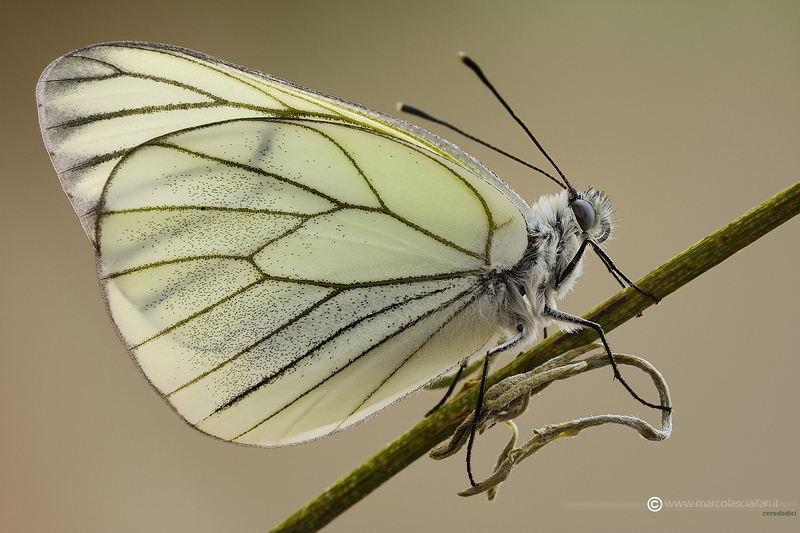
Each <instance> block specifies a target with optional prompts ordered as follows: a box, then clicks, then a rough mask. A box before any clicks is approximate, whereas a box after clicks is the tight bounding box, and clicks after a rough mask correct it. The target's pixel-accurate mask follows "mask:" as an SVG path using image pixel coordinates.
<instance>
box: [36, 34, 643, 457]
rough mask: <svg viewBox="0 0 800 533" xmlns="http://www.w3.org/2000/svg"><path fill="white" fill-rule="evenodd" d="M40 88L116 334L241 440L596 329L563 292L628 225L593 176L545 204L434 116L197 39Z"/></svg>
mask: <svg viewBox="0 0 800 533" xmlns="http://www.w3.org/2000/svg"><path fill="white" fill-rule="evenodd" d="M37 100H38V105H39V121H40V124H41V129H42V134H43V137H44V142H45V145H46V146H47V149H48V151H49V153H50V157H51V159H52V161H53V165H54V166H55V168H56V171H57V172H58V175H59V177H60V179H61V184H62V186H63V188H64V191H65V192H66V193H67V195H68V196H69V199H70V201H71V202H72V205H73V207H74V208H75V211H76V212H77V214H78V216H79V217H80V220H81V223H82V224H83V228H84V231H85V232H86V234H87V235H88V236H89V239H90V240H91V241H92V244H93V245H94V247H95V251H96V253H97V269H98V276H99V278H100V283H101V286H102V289H103V294H104V297H105V299H106V303H107V306H108V310H109V314H110V315H111V318H112V320H113V321H114V324H115V326H116V328H117V331H118V333H119V336H120V338H121V339H122V341H123V343H124V344H125V346H126V347H127V348H128V351H129V352H130V353H131V355H132V357H133V359H134V360H135V361H136V363H137V364H138V365H139V367H140V368H141V370H142V372H143V373H144V375H145V376H147V378H148V379H149V380H150V382H151V383H152V385H153V387H155V389H156V390H157V391H158V392H159V393H160V394H161V395H162V396H163V397H164V398H165V399H166V400H167V401H168V402H169V403H170V404H171V405H172V406H173V407H174V409H175V410H176V411H177V412H178V413H179V414H180V415H181V416H182V417H183V418H184V419H185V420H186V421H187V422H189V423H190V424H192V425H193V426H195V427H196V428H198V429H199V430H201V431H203V432H205V433H208V434H210V435H214V436H216V437H219V438H221V439H225V440H230V441H235V442H239V443H245V444H253V445H260V446H280V445H285V444H292V443H298V442H303V441H307V440H311V439H315V438H318V437H322V436H325V435H327V434H330V433H332V432H334V431H337V430H340V429H344V428H346V427H348V426H351V425H353V424H355V423H357V422H360V421H362V420H364V419H365V418H367V417H369V416H371V415H373V414H375V413H377V412H378V411H380V410H382V409H384V408H385V407H387V406H388V405H390V404H391V403H393V402H395V401H397V400H399V399H400V398H402V397H404V396H406V395H407V394H409V393H411V392H413V391H415V390H417V389H419V388H420V387H422V386H423V385H425V384H426V383H428V382H430V381H432V380H433V379H434V378H436V377H437V376H440V375H441V374H443V373H445V372H447V371H448V370H450V369H452V368H454V367H456V366H458V365H459V364H460V363H462V361H464V360H465V359H467V358H469V357H471V356H473V355H484V354H485V353H486V350H487V349H488V348H490V347H492V346H494V345H495V344H496V343H497V339H498V337H499V336H500V335H508V334H510V335H511V340H510V341H507V342H506V343H505V344H503V345H502V348H501V349H506V348H508V347H509V346H511V345H512V344H519V345H522V344H527V343H530V342H531V341H532V340H533V339H534V338H535V336H536V331H537V329H538V328H540V327H542V326H546V325H547V324H550V323H552V322H553V320H554V319H558V321H559V322H561V323H566V324H570V323H572V324H576V323H578V324H582V323H581V322H575V320H571V319H574V318H575V317H571V315H566V314H563V313H560V312H558V311H556V300H557V299H559V298H561V297H563V296H564V294H565V293H566V292H567V291H568V290H569V289H570V287H571V286H572V284H573V282H574V280H575V278H576V277H577V276H578V275H580V271H581V259H582V258H581V254H582V252H583V248H584V247H585V246H586V242H589V243H590V244H592V245H593V247H595V248H596V249H598V251H599V248H598V247H597V246H596V243H599V242H602V241H603V240H605V239H606V238H607V237H608V236H609V234H610V232H611V229H612V222H611V208H610V206H609V203H608V200H607V199H606V196H605V195H604V194H603V193H601V192H599V191H597V190H595V189H593V188H591V187H590V188H588V189H586V190H585V191H583V192H582V193H579V194H577V193H575V192H574V191H571V193H572V197H570V193H568V191H562V192H561V193H560V194H557V195H554V196H547V197H544V198H542V199H541V200H539V202H537V203H536V204H534V205H533V206H532V207H529V206H528V205H527V204H526V203H525V202H524V201H523V200H522V199H521V198H520V197H519V196H518V195H517V194H516V193H515V192H514V191H513V190H511V188H510V187H509V186H508V185H506V184H505V183H504V182H502V181H501V180H500V179H499V178H498V177H497V176H495V175H494V174H493V173H492V172H491V171H489V170H488V169H487V168H486V167H484V166H483V165H482V164H481V163H479V162H478V161H476V160H475V159H474V158H472V157H471V156H469V155H468V154H466V153H464V152H463V151H461V150H460V149H458V148H457V147H455V146H454V145H452V144H450V143H448V142H447V141H444V140H442V139H440V138H439V137H437V136H435V135H433V134H431V133H429V132H427V131H425V130H423V129H421V128H418V127H416V126H413V125H411V124H409V123H407V122H405V121H402V120H399V119H396V118H392V117H390V116H387V115H384V114H382V113H379V112H378V111H374V110H372V109H368V108H365V107H362V106H360V105H357V104H353V103H350V102H346V101H344V100H340V99H337V98H333V97H330V96H326V95H323V94H320V93H317V92H314V91H311V90H309V89H305V88H303V87H299V86H297V85H294V84H292V83H289V82H286V81H283V80H280V79H278V78H275V77H272V76H269V75H267V74H262V73H260V72H257V71H254V70H249V69H245V68H242V67H238V66H235V65H232V64H229V63H225V62H223V61H220V60H217V59H214V58H212V57H208V56H206V55H203V54H199V53H197V52H192V51H189V50H185V49H182V48H176V47H171V46H165V45H159V44H150V43H142V42H118V43H108V44H100V45H94V46H89V47H86V48H82V49H79V50H76V51H74V52H72V53H70V54H67V55H65V56H64V57H61V58H60V59H57V60H56V61H55V62H53V63H52V64H51V65H50V66H49V67H48V68H47V69H46V70H45V71H44V73H43V74H42V77H41V79H40V80H39V84H38V87H37ZM577 196H580V198H581V199H580V200H577V203H576V202H575V200H576V197H577ZM571 201H572V204H571V203H570V202H571ZM581 202H582V203H581ZM576 213H577V216H578V217H580V218H581V221H580V222H579V221H578V218H576ZM582 226H584V227H583V228H582ZM587 239H588V240H587ZM579 250H580V252H579ZM576 254H577V255H576ZM601 257H605V258H607V256H604V255H602V256H601ZM573 260H574V261H573ZM609 263H610V260H609V261H608V262H607V264H609ZM620 275H621V273H620ZM625 279H627V278H625ZM628 281H629V280H628ZM578 320H580V319H578ZM582 325H586V324H582ZM598 327H599V326H598Z"/></svg>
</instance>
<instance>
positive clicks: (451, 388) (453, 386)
mask: <svg viewBox="0 0 800 533" xmlns="http://www.w3.org/2000/svg"><path fill="white" fill-rule="evenodd" d="M468 363H469V359H464V360H463V361H462V362H461V366H459V367H458V371H457V372H456V374H455V376H453V381H452V382H450V386H449V387H448V388H447V392H445V393H444V397H443V398H442V399H441V400H439V403H437V404H436V405H434V406H433V408H432V409H431V410H430V411H428V412H427V413H425V418H428V417H429V416H431V415H432V414H433V413H435V412H436V411H437V410H438V409H439V408H440V407H441V406H443V405H444V404H445V403H446V402H447V399H448V398H450V395H451V394H453V391H454V390H455V389H456V383H458V380H459V379H461V374H463V373H464V369H466V368H467V364H468Z"/></svg>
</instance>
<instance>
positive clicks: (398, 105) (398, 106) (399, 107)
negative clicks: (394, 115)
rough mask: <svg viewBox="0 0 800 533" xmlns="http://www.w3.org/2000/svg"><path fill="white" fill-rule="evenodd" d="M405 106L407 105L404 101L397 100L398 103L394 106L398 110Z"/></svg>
mask: <svg viewBox="0 0 800 533" xmlns="http://www.w3.org/2000/svg"><path fill="white" fill-rule="evenodd" d="M404 106H405V104H404V103H403V102H397V103H396V104H394V108H395V109H396V110H397V111H402V110H403V107H404Z"/></svg>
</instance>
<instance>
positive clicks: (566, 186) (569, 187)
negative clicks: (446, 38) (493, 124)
mask: <svg viewBox="0 0 800 533" xmlns="http://www.w3.org/2000/svg"><path fill="white" fill-rule="evenodd" d="M458 58H459V59H460V60H461V61H462V62H463V63H464V64H465V65H466V66H468V67H469V68H470V69H471V70H472V72H474V73H475V74H476V75H477V76H478V78H480V80H481V81H482V82H483V84H484V85H486V87H488V88H489V90H490V91H492V94H494V96H495V98H497V100H499V101H500V103H501V104H503V107H505V108H506V111H508V113H509V115H511V117H512V118H513V119H514V120H516V121H517V124H519V125H520V127H521V128H522V129H523V130H525V133H527V134H528V137H529V138H530V140H532V141H533V144H535V145H536V147H537V148H538V149H539V151H540V152H542V155H544V156H545V158H547V160H548V161H549V162H550V164H551V165H553V168H554V169H556V172H558V175H559V176H561V179H562V180H564V183H559V185H561V187H563V188H564V189H567V190H568V191H569V192H570V195H574V194H575V188H574V187H573V186H572V185H571V184H570V182H569V180H568V179H567V177H566V176H565V175H564V173H563V172H561V169H560V168H558V165H556V162H555V161H553V158H551V157H550V156H549V155H548V154H547V152H545V150H544V148H543V147H542V145H541V144H539V141H537V140H536V137H534V136H533V133H531V130H529V129H528V126H526V125H525V123H524V122H522V120H521V119H520V118H519V117H518V116H517V114H516V113H514V110H513V109H511V106H510V105H508V103H507V102H506V101H505V99H504V98H503V97H502V96H500V93H499V92H497V89H495V88H494V85H492V83H491V82H490V81H489V78H487V77H486V75H485V74H484V73H483V71H482V70H481V68H480V67H479V66H478V64H477V63H475V61H473V60H472V59H471V58H470V57H469V56H468V55H467V54H465V53H464V52H459V53H458Z"/></svg>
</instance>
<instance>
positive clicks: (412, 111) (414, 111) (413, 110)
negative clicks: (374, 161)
mask: <svg viewBox="0 0 800 533" xmlns="http://www.w3.org/2000/svg"><path fill="white" fill-rule="evenodd" d="M397 110H398V111H400V112H401V113H408V114H409V115H414V116H416V117H420V118H423V119H425V120H427V121H430V122H433V123H434V124H439V125H440V126H444V127H445V128H448V129H450V130H452V131H454V132H456V133H458V134H459V135H463V136H464V137H466V138H467V139H469V140H471V141H475V142H476V143H478V144H480V145H483V146H485V147H487V148H489V149H491V150H494V151H495V152H497V153H499V154H502V155H504V156H506V157H508V158H509V159H513V160H514V161H516V162H517V163H520V164H521V165H524V166H526V167H528V168H530V169H532V170H535V171H536V172H539V173H541V174H544V175H545V176H547V177H548V178H550V179H551V180H553V181H554V182H556V183H558V185H559V186H560V187H564V184H563V183H561V182H560V181H559V180H558V178H557V177H555V176H553V175H552V174H550V173H549V172H547V171H546V170H544V169H541V168H539V167H537V166H536V165H532V164H531V163H528V162H527V161H525V160H524V159H522V158H520V157H517V156H515V155H514V154H510V153H508V152H506V151H505V150H503V149H502V148H498V147H497V146H494V145H493V144H489V143H488V142H486V141H484V140H483V139H481V138H479V137H475V136H474V135H472V134H470V133H467V132H466V131H464V130H462V129H461V128H459V127H457V126H454V125H453V124H450V123H449V122H446V121H444V120H442V119H440V118H436V117H434V116H433V115H430V114H428V113H426V112H425V111H423V110H422V109H419V108H417V107H414V106H410V105H408V104H404V103H403V102H397Z"/></svg>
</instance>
